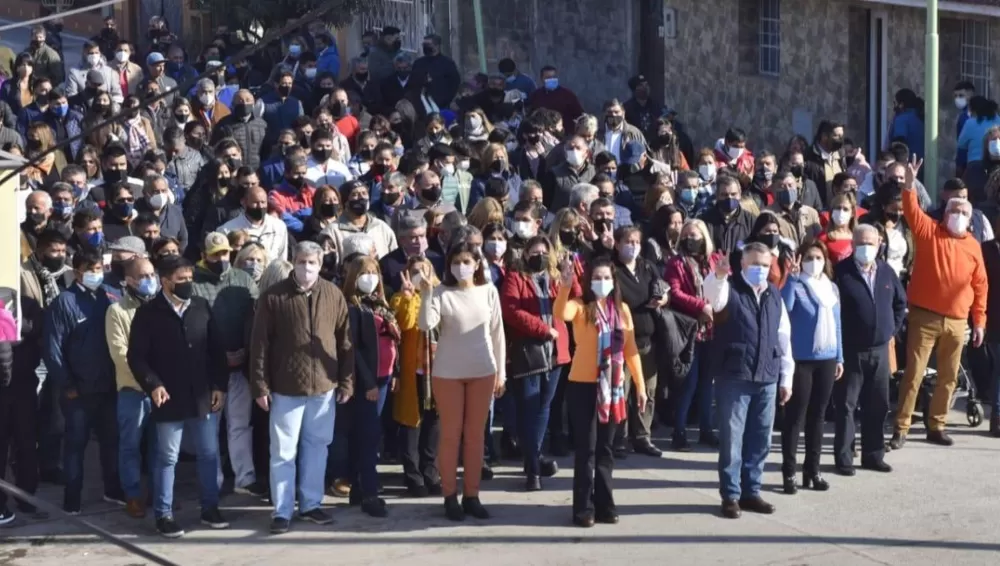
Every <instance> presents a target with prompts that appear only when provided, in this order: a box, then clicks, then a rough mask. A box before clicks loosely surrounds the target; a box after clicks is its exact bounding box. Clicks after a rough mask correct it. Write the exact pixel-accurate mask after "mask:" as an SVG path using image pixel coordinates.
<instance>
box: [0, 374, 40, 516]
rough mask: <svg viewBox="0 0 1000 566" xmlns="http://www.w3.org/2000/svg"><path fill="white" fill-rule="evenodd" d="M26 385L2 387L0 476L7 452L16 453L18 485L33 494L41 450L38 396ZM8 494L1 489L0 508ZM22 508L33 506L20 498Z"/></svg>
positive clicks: (4, 503) (1, 475)
mask: <svg viewBox="0 0 1000 566" xmlns="http://www.w3.org/2000/svg"><path fill="white" fill-rule="evenodd" d="M25 389H26V388H23V387H16V388H15V387H7V388H3V389H0V478H4V479H6V473H7V463H8V459H7V456H8V454H10V453H11V451H12V450H13V453H14V458H15V461H14V466H13V467H14V475H15V477H16V478H17V481H16V482H15V483H16V485H17V487H19V488H20V489H21V490H22V491H26V492H28V493H30V494H32V495H34V493H35V491H37V490H38V450H37V448H36V444H35V443H36V440H37V439H36V436H35V432H36V426H37V418H38V398H37V397H36V396H35V392H34V391H31V390H25ZM6 506H7V493H6V492H4V491H0V511H2V510H4V509H6ZM18 507H19V508H21V509H34V506H33V505H30V504H25V503H23V502H21V501H18Z"/></svg>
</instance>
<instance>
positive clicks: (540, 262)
mask: <svg viewBox="0 0 1000 566" xmlns="http://www.w3.org/2000/svg"><path fill="white" fill-rule="evenodd" d="M525 263H526V264H527V266H528V269H530V270H531V272H532V273H539V272H541V271H542V270H544V269H545V268H546V267H548V265H549V254H538V255H533V256H530V257H528V261H526V262H525Z"/></svg>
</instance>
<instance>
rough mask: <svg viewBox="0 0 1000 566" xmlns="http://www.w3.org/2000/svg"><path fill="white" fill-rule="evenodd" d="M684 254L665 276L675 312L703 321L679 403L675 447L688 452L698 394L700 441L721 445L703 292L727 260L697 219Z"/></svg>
mask: <svg viewBox="0 0 1000 566" xmlns="http://www.w3.org/2000/svg"><path fill="white" fill-rule="evenodd" d="M678 248H679V251H680V254H679V255H677V256H675V257H673V258H671V259H670V260H669V261H668V262H667V267H666V270H665V272H664V274H663V279H664V280H665V281H666V282H667V284H668V285H670V307H671V308H672V309H674V310H675V311H677V312H679V313H681V314H685V315H687V316H690V317H693V318H697V319H698V320H699V321H701V323H702V325H701V330H700V331H699V332H698V336H697V346H696V350H695V356H694V361H693V362H692V364H691V370H690V371H689V372H688V375H687V379H685V380H684V384H683V386H682V387H681V394H680V397H679V399H678V401H677V406H676V412H675V415H676V420H675V422H674V436H673V440H672V444H673V448H674V450H678V451H682V452H686V451H688V450H690V449H691V446H690V445H689V444H688V440H687V417H688V411H689V410H690V409H691V403H692V402H693V401H694V399H695V393H697V394H698V421H699V425H700V429H701V435H700V436H699V440H698V441H699V442H700V443H702V444H706V445H708V446H712V447H715V446H718V444H719V440H718V437H716V435H715V432H714V431H713V430H712V428H713V427H712V376H711V375H709V373H708V371H707V368H706V371H704V372H702V371H701V369H702V366H703V362H702V358H704V356H706V355H707V354H706V351H707V347H706V345H707V344H708V342H709V340H710V339H711V333H712V315H713V313H712V307H711V306H710V305H709V304H708V301H707V300H706V299H705V296H704V293H703V292H702V282H703V281H704V278H705V277H706V276H707V275H708V274H709V273H711V272H712V270H713V269H715V264H716V262H717V261H726V259H725V258H723V257H722V256H721V254H719V253H716V252H715V250H714V246H713V245H712V238H711V237H710V235H709V232H708V227H707V226H705V223H704V222H702V221H701V220H699V219H697V218H692V219H690V220H688V221H686V222H685V223H684V227H683V228H681V237H680V241H679V242H678Z"/></svg>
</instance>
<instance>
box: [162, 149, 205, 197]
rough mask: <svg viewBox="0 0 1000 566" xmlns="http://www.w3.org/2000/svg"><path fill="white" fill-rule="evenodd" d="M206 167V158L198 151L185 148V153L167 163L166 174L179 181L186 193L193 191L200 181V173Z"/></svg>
mask: <svg viewBox="0 0 1000 566" xmlns="http://www.w3.org/2000/svg"><path fill="white" fill-rule="evenodd" d="M204 166H205V157H204V156H203V155H202V154H201V153H200V152H198V151H197V150H194V149H192V148H190V147H185V148H184V151H183V152H181V153H180V154H178V155H176V156H174V158H173V159H171V160H170V162H169V163H167V169H166V174H167V175H171V176H172V177H174V178H175V179H177V185H178V186H179V187H180V188H181V189H182V192H184V193H186V192H188V191H189V190H191V187H192V186H193V185H194V183H195V181H196V180H197V179H198V172H199V171H201V168H202V167H204Z"/></svg>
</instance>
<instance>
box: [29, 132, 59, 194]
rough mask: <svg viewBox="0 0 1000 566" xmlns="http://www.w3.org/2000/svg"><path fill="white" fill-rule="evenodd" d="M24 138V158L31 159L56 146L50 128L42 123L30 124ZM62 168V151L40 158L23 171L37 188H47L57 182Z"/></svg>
mask: <svg viewBox="0 0 1000 566" xmlns="http://www.w3.org/2000/svg"><path fill="white" fill-rule="evenodd" d="M24 137H25V142H26V147H25V149H26V154H25V157H27V158H28V159H33V158H34V157H35V156H38V155H41V154H43V153H45V152H46V151H48V150H49V149H51V148H52V146H54V145H56V140H55V136H53V135H52V128H50V127H49V125H48V124H47V123H46V122H43V121H38V122H32V123H31V124H30V125H29V126H28V131H27V132H26V133H25V136H24ZM64 167H66V157H65V156H64V155H63V152H62V150H57V151H54V152H52V153H50V154H48V155H46V156H45V157H42V158H41V160H40V161H36V162H35V163H34V164H33V165H32V166H31V167H29V168H28V169H27V170H26V171H25V175H26V176H27V177H28V180H29V181H31V182H32V183H34V184H35V186H36V187H37V188H41V187H43V186H45V187H47V186H49V185H51V184H52V183H54V182H56V181H59V174H60V172H62V170H63V168H64Z"/></svg>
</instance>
